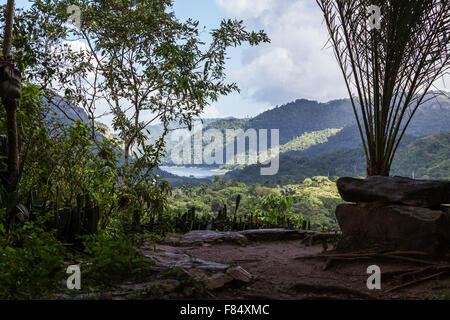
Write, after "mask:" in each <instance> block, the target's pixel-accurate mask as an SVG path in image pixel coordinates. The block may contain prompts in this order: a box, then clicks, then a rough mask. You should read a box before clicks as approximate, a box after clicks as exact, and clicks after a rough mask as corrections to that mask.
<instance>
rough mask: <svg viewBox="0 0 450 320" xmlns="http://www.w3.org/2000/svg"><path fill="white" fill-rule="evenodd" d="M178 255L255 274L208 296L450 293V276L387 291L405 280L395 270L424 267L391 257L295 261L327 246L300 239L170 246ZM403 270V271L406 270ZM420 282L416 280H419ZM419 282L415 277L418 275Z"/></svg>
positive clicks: (286, 297)
mask: <svg viewBox="0 0 450 320" xmlns="http://www.w3.org/2000/svg"><path fill="white" fill-rule="evenodd" d="M165 247H166V249H167V250H169V251H172V252H175V253H186V254H188V255H190V256H193V257H196V258H200V259H204V260H208V261H214V262H219V263H223V264H227V265H240V266H241V267H243V268H244V269H246V270H247V271H249V272H250V273H251V274H252V275H254V276H255V277H256V278H255V280H254V281H252V283H250V284H244V285H239V286H236V285H234V286H233V285H228V286H226V287H224V288H222V289H218V290H216V291H213V292H212V293H211V294H210V295H208V296H207V297H205V299H283V300H290V299H294V300H302V299H371V298H375V299H387V300H391V299H426V298H430V297H433V296H436V295H441V294H443V293H448V292H450V279H449V276H448V273H447V274H446V276H442V277H436V278H433V279H430V280H427V281H423V282H419V283H415V284H414V285H411V286H408V287H407V288H402V289H398V290H394V291H391V292H387V291H388V290H389V289H391V288H393V287H395V286H397V285H399V284H403V283H405V281H404V280H403V281H402V282H399V280H398V279H396V277H395V274H397V272H400V271H401V272H403V271H405V272H406V271H408V270H417V269H418V268H421V267H423V265H421V264H420V263H416V262H411V263H410V262H401V261H400V262H397V261H386V260H385V259H377V258H369V259H366V260H362V259H361V260H351V261H348V262H344V263H342V262H339V263H335V264H333V265H329V266H328V267H327V268H326V270H324V266H325V264H326V260H325V259H324V258H323V257H317V258H313V259H310V258H309V259H302V258H300V259H296V258H297V257H304V256H311V255H319V254H321V253H322V252H323V248H322V245H313V246H306V245H305V244H302V243H301V241H300V240H292V241H274V242H250V243H248V244H246V245H239V244H230V243H219V244H212V245H204V246H191V247H168V246H165ZM370 265H378V266H379V267H380V269H381V272H382V276H381V290H369V289H368V288H367V285H366V283H367V279H368V277H369V276H370V274H367V268H368V267H369V266H370ZM401 272H400V273H401ZM419 278H420V277H419ZM416 280H417V279H416ZM413 281H414V278H413Z"/></svg>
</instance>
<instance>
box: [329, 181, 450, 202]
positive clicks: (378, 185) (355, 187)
mask: <svg viewBox="0 0 450 320" xmlns="http://www.w3.org/2000/svg"><path fill="white" fill-rule="evenodd" d="M337 188H338V190H339V194H340V195H341V197H342V199H344V200H345V201H348V202H385V203H396V204H405V205H409V206H417V207H425V208H428V207H434V206H439V205H441V204H446V203H447V204H448V203H450V181H439V180H414V179H410V178H404V177H382V176H373V177H369V178H367V179H355V178H347V177H346V178H340V179H339V180H338V181H337Z"/></svg>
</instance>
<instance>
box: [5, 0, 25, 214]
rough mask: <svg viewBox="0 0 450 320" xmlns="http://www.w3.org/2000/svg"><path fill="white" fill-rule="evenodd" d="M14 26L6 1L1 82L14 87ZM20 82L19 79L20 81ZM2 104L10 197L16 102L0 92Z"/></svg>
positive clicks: (15, 172)
mask: <svg viewBox="0 0 450 320" xmlns="http://www.w3.org/2000/svg"><path fill="white" fill-rule="evenodd" d="M13 24H14V0H8V2H7V4H6V11H5V30H4V36H3V48H2V53H3V57H2V59H1V62H2V69H1V72H2V76H1V78H2V79H1V81H2V82H3V81H5V80H6V81H8V82H9V86H11V85H14V83H13V80H15V79H14V76H11V75H15V73H16V68H15V66H14V60H13V58H12V57H11V56H10V55H11V46H12V40H13ZM20 80H21V79H20ZM0 95H1V100H2V104H3V106H4V107H5V110H6V127H7V134H8V141H7V143H8V148H7V149H8V175H7V178H6V191H7V192H8V194H10V195H12V194H14V193H15V192H16V189H17V183H18V179H19V139H18V135H17V115H16V114H17V101H16V97H11V96H9V95H8V94H7V93H6V92H3V91H2V92H0ZM14 198H15V197H14V196H11V197H8V199H10V200H11V201H9V203H8V209H7V210H8V219H11V217H12V214H13V208H14V207H15V204H14V203H13V202H14V200H13V199H14Z"/></svg>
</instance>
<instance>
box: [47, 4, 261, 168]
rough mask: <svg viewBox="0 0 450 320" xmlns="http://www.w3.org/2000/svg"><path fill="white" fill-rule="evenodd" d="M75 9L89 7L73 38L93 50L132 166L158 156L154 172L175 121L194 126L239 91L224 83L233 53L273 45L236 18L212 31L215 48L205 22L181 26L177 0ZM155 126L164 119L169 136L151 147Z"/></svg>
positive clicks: (102, 89) (105, 95)
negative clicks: (205, 37) (204, 34)
mask: <svg viewBox="0 0 450 320" xmlns="http://www.w3.org/2000/svg"><path fill="white" fill-rule="evenodd" d="M55 3H56V4H58V5H60V6H61V5H62V4H69V3H68V2H66V1H56V0H55ZM70 4H72V5H77V6H79V7H80V9H81V13H82V21H81V27H80V29H77V30H74V32H73V33H74V35H75V36H77V37H80V38H81V39H82V40H83V41H84V42H85V43H86V44H87V45H88V47H89V50H90V54H92V55H93V57H94V59H95V64H96V66H98V68H99V79H98V81H99V82H100V83H99V84H98V86H97V88H98V89H99V95H101V96H102V97H103V98H104V101H106V103H107V104H108V105H109V108H110V111H111V113H112V114H113V116H114V120H113V126H114V129H115V130H117V131H118V132H119V135H120V138H121V139H122V141H123V148H124V159H125V163H126V164H129V163H130V156H131V155H132V154H133V155H134V160H133V161H137V160H136V159H138V158H142V157H147V156H149V155H151V159H153V160H152V161H150V162H147V163H146V165H147V166H151V167H154V166H155V165H156V164H157V161H156V160H157V159H159V155H160V153H161V152H162V150H163V147H164V137H165V135H166V134H167V132H168V125H169V122H170V121H178V122H179V123H180V124H184V125H187V126H188V127H191V121H192V119H193V118H194V117H197V116H199V115H200V114H201V112H202V110H203V109H204V107H205V106H207V105H208V104H209V103H210V102H211V101H216V100H217V98H218V97H219V96H220V95H227V94H229V93H231V92H232V91H236V90H238V87H237V85H236V84H235V83H231V84H227V83H225V82H224V80H225V73H224V70H225V61H226V51H227V49H228V48H229V47H231V46H238V45H241V44H242V43H243V42H248V43H249V44H250V45H257V44H259V43H260V42H268V41H269V39H268V37H267V35H266V34H265V33H264V32H263V31H260V32H258V33H256V32H248V31H246V30H245V28H244V27H243V22H242V21H236V20H234V21H233V20H228V21H222V23H221V26H220V28H219V29H216V30H213V31H212V32H211V36H212V43H211V44H210V45H209V47H206V44H205V43H203V42H202V41H201V39H200V31H199V28H198V24H199V23H198V22H197V21H192V20H190V19H189V20H187V21H186V22H180V21H178V20H177V19H176V17H175V15H174V13H173V12H172V11H171V8H172V1H171V0H141V1H137V0H129V1H116V0H102V1H100V0H78V1H70ZM62 8H63V9H64V6H63V7H62ZM204 48H206V49H204ZM154 121H160V122H161V123H162V124H163V125H164V131H163V134H162V135H161V137H160V138H159V139H158V140H156V142H155V144H154V145H148V144H147V143H146V142H147V140H148V135H149V134H150V133H149V132H146V128H147V127H148V125H149V124H151V123H152V122H154ZM152 163H154V164H153V165H151V164H152ZM149 169H151V168H149Z"/></svg>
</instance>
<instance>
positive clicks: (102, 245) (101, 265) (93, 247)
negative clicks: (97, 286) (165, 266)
mask: <svg viewBox="0 0 450 320" xmlns="http://www.w3.org/2000/svg"><path fill="white" fill-rule="evenodd" d="M139 240H140V239H139V238H136V237H134V236H130V235H128V236H126V235H123V234H122V235H108V234H106V233H105V232H103V233H100V234H99V235H90V236H85V239H84V242H83V244H84V247H85V252H86V253H87V254H88V255H89V263H88V264H86V265H85V267H84V268H85V269H84V270H82V272H83V274H84V275H85V278H86V279H88V281H89V280H93V281H94V282H96V283H101V284H103V285H109V284H112V283H116V282H119V281H123V280H125V279H130V278H138V277H140V276H143V275H145V274H146V272H148V271H149V268H150V266H151V265H152V264H153V261H152V260H150V259H149V258H146V257H145V256H144V255H143V254H142V253H141V252H139V251H138V250H137V249H136V247H135V246H137V245H138V242H139Z"/></svg>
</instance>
